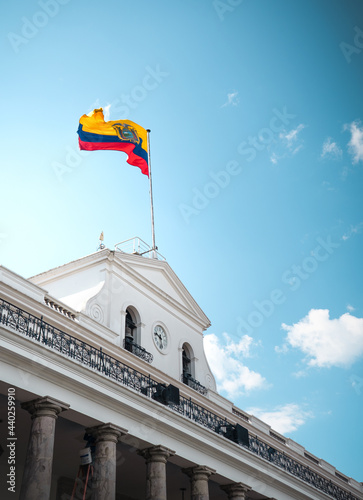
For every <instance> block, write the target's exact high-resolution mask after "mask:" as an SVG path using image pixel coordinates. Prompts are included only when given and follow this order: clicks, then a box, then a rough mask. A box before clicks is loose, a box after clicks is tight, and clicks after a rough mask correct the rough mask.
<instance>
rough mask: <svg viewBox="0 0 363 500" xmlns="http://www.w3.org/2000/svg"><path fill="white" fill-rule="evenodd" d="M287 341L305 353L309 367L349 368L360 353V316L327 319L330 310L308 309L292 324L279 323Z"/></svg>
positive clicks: (362, 333)
mask: <svg viewBox="0 0 363 500" xmlns="http://www.w3.org/2000/svg"><path fill="white" fill-rule="evenodd" d="M282 328H283V329H284V330H286V331H287V332H288V334H287V339H286V340H287V342H288V343H289V344H290V345H291V346H292V347H296V348H297V349H300V350H301V351H302V352H303V353H305V354H306V358H305V360H306V361H307V363H308V365H309V366H318V367H331V366H339V367H349V366H351V365H352V364H353V363H354V362H355V361H357V360H358V359H359V358H360V357H362V356H363V318H356V317H355V316H352V315H350V314H349V313H345V314H343V315H342V316H341V317H340V318H337V319H330V318H329V310H327V309H311V311H310V312H309V314H308V315H307V316H305V318H303V319H301V320H300V321H299V322H298V323H295V324H294V325H291V326H290V325H286V324H284V323H283V324H282Z"/></svg>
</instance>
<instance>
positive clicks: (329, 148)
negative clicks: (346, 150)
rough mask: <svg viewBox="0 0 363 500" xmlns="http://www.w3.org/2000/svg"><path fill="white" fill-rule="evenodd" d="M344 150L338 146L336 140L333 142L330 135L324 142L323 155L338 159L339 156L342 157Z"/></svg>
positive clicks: (323, 156)
mask: <svg viewBox="0 0 363 500" xmlns="http://www.w3.org/2000/svg"><path fill="white" fill-rule="evenodd" d="M342 154H343V151H342V150H341V148H340V147H339V146H338V144H337V143H336V142H333V140H332V138H331V137H328V138H327V139H326V140H325V141H324V143H323V148H322V151H321V157H322V158H325V157H329V158H333V159H335V160H338V159H339V158H341V157H342Z"/></svg>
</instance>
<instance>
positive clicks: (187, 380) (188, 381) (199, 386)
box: [181, 373, 208, 396]
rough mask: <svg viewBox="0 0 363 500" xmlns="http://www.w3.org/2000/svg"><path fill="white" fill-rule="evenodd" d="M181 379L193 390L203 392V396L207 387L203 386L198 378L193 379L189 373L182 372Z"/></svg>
mask: <svg viewBox="0 0 363 500" xmlns="http://www.w3.org/2000/svg"><path fill="white" fill-rule="evenodd" d="M181 380H182V382H183V383H184V384H185V385H188V386H189V387H191V388H192V389H194V390H195V391H197V392H199V393H200V394H203V396H205V395H206V394H207V392H208V389H207V388H206V387H204V385H202V384H201V383H200V382H198V380H195V378H193V377H192V376H191V375H190V374H189V373H184V374H183V375H182V376H181Z"/></svg>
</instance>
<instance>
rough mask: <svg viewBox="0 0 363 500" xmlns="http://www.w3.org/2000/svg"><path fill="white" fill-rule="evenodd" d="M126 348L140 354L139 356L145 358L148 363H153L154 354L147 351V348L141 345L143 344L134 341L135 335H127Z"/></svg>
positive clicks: (137, 354)
mask: <svg viewBox="0 0 363 500" xmlns="http://www.w3.org/2000/svg"><path fill="white" fill-rule="evenodd" d="M124 348H125V349H126V351H129V352H131V353H132V354H135V356H138V357H139V358H141V359H143V360H144V361H147V362H148V363H152V361H153V359H154V357H153V355H152V354H150V353H149V352H147V350H146V349H144V348H143V347H141V345H139V344H136V342H134V339H133V337H129V336H126V337H125V339H124Z"/></svg>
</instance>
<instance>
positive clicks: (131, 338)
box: [124, 307, 140, 354]
mask: <svg viewBox="0 0 363 500" xmlns="http://www.w3.org/2000/svg"><path fill="white" fill-rule="evenodd" d="M136 314H137V313H136V312H135V311H134V309H133V308H131V307H128V308H127V309H126V318H125V341H124V346H125V349H126V350H127V351H130V352H133V353H134V354H135V345H138V344H139V343H140V341H139V332H138V325H137V323H138V321H137V316H136Z"/></svg>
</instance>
